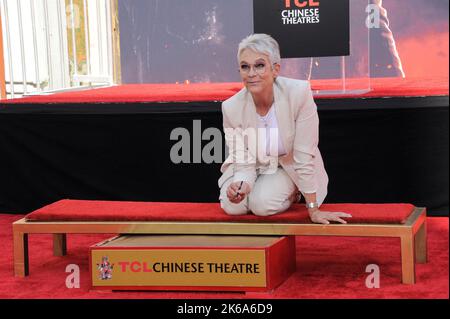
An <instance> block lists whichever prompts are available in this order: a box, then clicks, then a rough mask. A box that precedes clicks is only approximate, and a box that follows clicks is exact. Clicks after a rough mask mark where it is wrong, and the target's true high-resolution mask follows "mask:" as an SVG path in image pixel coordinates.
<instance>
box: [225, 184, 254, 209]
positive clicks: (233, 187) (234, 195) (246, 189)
mask: <svg viewBox="0 0 450 319" xmlns="http://www.w3.org/2000/svg"><path fill="white" fill-rule="evenodd" d="M239 186H241V182H234V183H231V184H230V186H228V189H227V196H228V199H229V201H230V202H232V203H233V204H239V203H240V202H242V201H243V200H244V198H245V196H247V194H248V193H250V185H249V184H248V183H247V182H242V186H241V189H239Z"/></svg>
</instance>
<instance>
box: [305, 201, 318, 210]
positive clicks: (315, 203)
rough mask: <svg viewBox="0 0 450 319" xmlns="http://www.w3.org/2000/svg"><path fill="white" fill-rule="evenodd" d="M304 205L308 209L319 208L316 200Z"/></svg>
mask: <svg viewBox="0 0 450 319" xmlns="http://www.w3.org/2000/svg"><path fill="white" fill-rule="evenodd" d="M305 206H306V208H308V209H312V208H319V203H318V202H311V203H306V205H305Z"/></svg>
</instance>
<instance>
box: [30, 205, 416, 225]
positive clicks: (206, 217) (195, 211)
mask: <svg viewBox="0 0 450 319" xmlns="http://www.w3.org/2000/svg"><path fill="white" fill-rule="evenodd" d="M321 207H322V209H323V210H326V211H333V212H346V213H349V214H351V215H352V218H350V219H349V220H348V223H366V222H368V223H372V224H374V223H380V224H400V223H404V222H405V220H406V219H407V218H408V216H409V215H410V214H411V213H412V211H413V209H414V206H413V205H411V204H324V205H322V206H321ZM26 217H27V220H29V221H123V220H125V221H182V222H185V221H187V222H194V221H200V222H206V221H217V222H218V221H220V222H252V223H266V222H269V223H310V219H309V215H308V211H307V210H306V208H305V206H304V205H303V204H294V205H292V206H291V208H289V209H288V210H287V211H285V212H283V213H282V214H276V215H273V216H267V217H258V216H255V215H253V214H247V215H245V216H229V215H227V214H225V213H224V211H223V210H222V209H221V208H220V204H219V203H171V202H167V203H166V202H126V201H100V200H96V201H94V200H73V199H63V200H60V201H57V202H54V203H52V204H50V205H47V206H44V207H42V208H39V209H37V210H35V211H34V212H32V213H30V214H28V215H27V216H26Z"/></svg>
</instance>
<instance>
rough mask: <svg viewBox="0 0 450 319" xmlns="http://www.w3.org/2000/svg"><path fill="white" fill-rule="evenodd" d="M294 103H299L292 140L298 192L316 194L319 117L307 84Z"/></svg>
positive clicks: (309, 86)
mask: <svg viewBox="0 0 450 319" xmlns="http://www.w3.org/2000/svg"><path fill="white" fill-rule="evenodd" d="M301 92H302V93H301V94H300V97H299V99H298V100H297V101H296V103H299V108H300V110H299V112H297V116H296V119H295V138H294V149H293V159H294V169H295V172H296V173H297V176H298V185H299V190H300V191H301V192H302V193H315V192H317V176H316V167H315V156H316V152H317V149H318V144H319V116H318V114H317V106H316V103H315V102H314V98H313V95H312V91H311V85H310V84H309V83H308V85H307V86H306V88H303V89H302V90H301Z"/></svg>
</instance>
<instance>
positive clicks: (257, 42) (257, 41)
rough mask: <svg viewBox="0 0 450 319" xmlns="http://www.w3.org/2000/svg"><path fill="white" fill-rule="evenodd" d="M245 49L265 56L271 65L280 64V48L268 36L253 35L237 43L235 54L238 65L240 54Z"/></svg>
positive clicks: (263, 34)
mask: <svg viewBox="0 0 450 319" xmlns="http://www.w3.org/2000/svg"><path fill="white" fill-rule="evenodd" d="M246 49H251V50H253V51H255V52H258V53H263V54H267V55H268V56H269V60H270V62H271V63H272V64H274V63H277V64H280V63H281V56H280V46H279V45H278V42H277V41H276V40H275V39H274V38H272V37H271V36H270V35H268V34H265V33H255V34H251V35H249V36H248V37H246V38H244V39H243V40H242V41H241V43H239V48H238V54H237V58H238V63H239V62H240V57H241V54H242V52H243V51H244V50H246Z"/></svg>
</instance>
